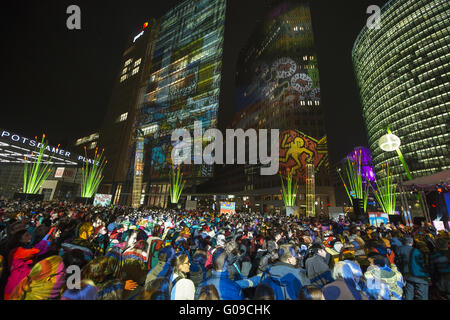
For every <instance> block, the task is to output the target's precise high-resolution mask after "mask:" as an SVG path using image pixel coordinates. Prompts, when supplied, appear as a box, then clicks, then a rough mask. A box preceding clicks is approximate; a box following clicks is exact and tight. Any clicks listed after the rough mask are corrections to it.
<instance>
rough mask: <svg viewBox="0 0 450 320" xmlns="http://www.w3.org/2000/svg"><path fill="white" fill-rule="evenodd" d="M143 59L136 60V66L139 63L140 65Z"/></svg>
mask: <svg viewBox="0 0 450 320" xmlns="http://www.w3.org/2000/svg"><path fill="white" fill-rule="evenodd" d="M141 61H142V59H138V60H136V62H135V63H134V66H135V67H137V66H138V65H140V64H141Z"/></svg>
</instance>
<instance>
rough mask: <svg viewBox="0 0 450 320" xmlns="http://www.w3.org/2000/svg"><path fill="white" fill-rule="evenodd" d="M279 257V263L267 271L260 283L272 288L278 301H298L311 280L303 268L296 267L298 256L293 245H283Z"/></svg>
mask: <svg viewBox="0 0 450 320" xmlns="http://www.w3.org/2000/svg"><path fill="white" fill-rule="evenodd" d="M278 255H279V257H280V258H279V261H278V262H276V263H275V264H273V265H272V266H270V267H268V268H267V269H266V271H265V272H264V273H263V275H262V276H261V281H260V283H264V284H267V285H269V286H271V287H272V289H273V291H274V294H275V299H276V300H297V297H298V295H299V293H300V289H301V288H302V287H303V286H305V285H309V284H310V280H309V279H308V276H307V274H306V271H305V270H304V269H303V268H297V267H296V266H297V263H298V261H297V259H298V256H297V254H296V252H295V249H294V247H293V246H292V245H290V244H284V245H281V246H280V249H279V253H278Z"/></svg>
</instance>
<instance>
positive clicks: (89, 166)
mask: <svg viewBox="0 0 450 320" xmlns="http://www.w3.org/2000/svg"><path fill="white" fill-rule="evenodd" d="M104 151H105V149H103V150H102V152H101V153H99V152H98V147H97V148H95V154H94V161H93V162H92V163H90V162H89V161H85V164H84V166H83V168H82V169H81V197H82V198H87V199H89V198H92V196H93V195H94V194H95V193H96V192H97V189H98V187H99V185H100V183H101V182H102V180H103V170H104V169H105V166H106V164H107V163H108V160H106V159H105V157H104V156H103V152H104ZM84 153H85V156H86V159H87V153H86V147H84Z"/></svg>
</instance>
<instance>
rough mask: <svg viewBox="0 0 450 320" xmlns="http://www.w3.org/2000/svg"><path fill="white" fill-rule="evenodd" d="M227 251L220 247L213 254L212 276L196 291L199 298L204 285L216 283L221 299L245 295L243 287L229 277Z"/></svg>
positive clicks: (238, 298) (237, 297)
mask: <svg viewBox="0 0 450 320" xmlns="http://www.w3.org/2000/svg"><path fill="white" fill-rule="evenodd" d="M227 256H228V255H227V252H226V251H225V249H223V248H218V249H216V251H215V252H214V254H213V270H212V273H211V276H210V277H209V278H207V279H206V281H204V282H202V284H201V285H200V286H199V287H198V288H197V291H196V292H195V299H196V300H197V299H198V297H199V295H200V292H201V290H202V288H203V287H205V286H208V285H214V287H215V288H216V289H217V292H218V293H219V299H220V300H243V299H244V295H243V292H242V289H241V287H240V286H239V285H238V284H237V283H236V282H234V281H233V280H230V279H229V274H228V262H227Z"/></svg>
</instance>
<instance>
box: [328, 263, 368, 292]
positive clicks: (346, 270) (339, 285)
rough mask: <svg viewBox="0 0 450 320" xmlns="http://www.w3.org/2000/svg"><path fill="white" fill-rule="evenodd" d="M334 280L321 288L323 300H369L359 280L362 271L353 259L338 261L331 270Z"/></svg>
mask: <svg viewBox="0 0 450 320" xmlns="http://www.w3.org/2000/svg"><path fill="white" fill-rule="evenodd" d="M332 276H333V279H335V281H333V282H331V283H329V284H327V285H326V286H324V287H323V288H322V292H323V296H324V297H325V300H369V298H368V297H367V295H366V294H365V293H364V287H363V284H362V282H361V279H362V277H363V273H362V270H361V268H360V267H359V265H358V264H357V263H356V262H354V261H338V262H337V263H336V264H335V266H334V268H333V272H332Z"/></svg>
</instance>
